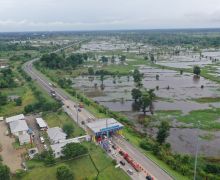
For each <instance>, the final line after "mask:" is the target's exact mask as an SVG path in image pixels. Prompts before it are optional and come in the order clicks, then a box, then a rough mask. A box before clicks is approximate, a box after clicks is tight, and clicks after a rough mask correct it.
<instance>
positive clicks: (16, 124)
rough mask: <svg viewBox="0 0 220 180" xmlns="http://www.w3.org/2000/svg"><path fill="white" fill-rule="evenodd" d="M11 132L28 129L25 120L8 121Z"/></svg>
mask: <svg viewBox="0 0 220 180" xmlns="http://www.w3.org/2000/svg"><path fill="white" fill-rule="evenodd" d="M9 126H10V129H11V133H16V132H19V131H28V129H29V128H28V126H27V123H26V121H25V120H20V121H12V122H10V123H9Z"/></svg>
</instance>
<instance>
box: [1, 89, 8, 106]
mask: <svg viewBox="0 0 220 180" xmlns="http://www.w3.org/2000/svg"><path fill="white" fill-rule="evenodd" d="M7 101H8V100H7V96H6V95H5V94H2V93H1V92H0V106H3V105H5V104H7Z"/></svg>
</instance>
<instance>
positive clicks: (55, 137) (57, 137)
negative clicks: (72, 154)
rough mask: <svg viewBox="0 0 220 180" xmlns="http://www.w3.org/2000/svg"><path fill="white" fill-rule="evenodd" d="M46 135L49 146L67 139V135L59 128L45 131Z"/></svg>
mask: <svg viewBox="0 0 220 180" xmlns="http://www.w3.org/2000/svg"><path fill="white" fill-rule="evenodd" d="M47 134H48V137H49V139H50V142H51V144H55V143H58V142H59V141H61V140H65V139H66V137H67V134H66V133H64V132H63V130H62V129H61V128H59V127H53V128H49V129H48V130H47Z"/></svg>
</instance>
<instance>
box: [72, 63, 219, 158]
mask: <svg viewBox="0 0 220 180" xmlns="http://www.w3.org/2000/svg"><path fill="white" fill-rule="evenodd" d="M138 68H139V70H140V71H141V72H142V73H143V74H144V79H143V87H144V88H146V89H155V94H156V96H157V100H156V101H155V102H154V103H153V106H154V111H155V114H154V115H153V116H154V117H155V118H154V119H155V120H154V121H151V122H150V123H149V124H148V126H147V127H146V126H143V125H142V124H140V123H139V117H140V116H141V115H142V114H143V113H142V112H135V111H133V108H132V104H133V101H132V97H131V90H132V89H133V88H134V87H135V85H134V82H133V78H132V77H131V76H130V77H128V76H122V77H112V76H105V80H104V89H101V87H100V85H101V81H100V77H99V76H79V77H77V78H75V79H73V82H74V84H73V86H74V87H76V88H78V89H80V90H81V91H83V92H84V93H85V94H86V95H87V96H88V97H90V98H92V99H93V100H95V101H97V102H98V103H100V104H102V105H104V106H106V107H108V108H109V109H111V110H113V111H118V112H122V113H124V114H126V115H127V116H128V117H129V118H130V119H131V121H133V122H134V124H135V126H136V128H137V129H138V130H139V131H142V132H148V134H150V135H152V136H155V133H156V128H155V127H156V126H157V125H158V124H159V121H160V120H162V119H167V120H169V121H170V124H171V125H172V128H171V130H170V136H169V137H168V142H169V143H171V146H172V149H173V150H174V151H177V152H182V153H189V154H193V153H194V150H195V141H196V136H197V133H196V128H195V127H196V125H197V121H199V120H200V121H201V128H202V130H200V132H199V136H200V141H199V142H200V153H201V154H204V155H207V156H217V155H220V146H219V144H220V131H219V129H220V112H219V109H218V108H219V107H220V101H219V102H218V101H217V100H216V101H215V99H218V97H220V85H219V84H217V83H215V82H212V81H210V80H207V79H204V78H203V77H200V78H198V77H195V76H194V75H192V74H190V73H183V74H180V72H178V71H173V70H166V69H158V68H154V67H148V66H144V65H143V66H139V67H138ZM156 75H159V78H156ZM202 87H203V88H202ZM204 99H206V101H201V100H204ZM203 111H204V112H203ZM209 111H210V112H211V113H212V115H213V116H212V118H210V120H209V119H206V118H205V115H206V114H207V113H210V112H209ZM213 111H214V112H213ZM215 111H216V112H215ZM204 113H206V114H205V115H204ZM161 114H162V115H161ZM209 116H210V115H209ZM209 116H208V117H209ZM210 131H211V132H210ZM210 149H211V150H210Z"/></svg>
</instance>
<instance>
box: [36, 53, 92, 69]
mask: <svg viewBox="0 0 220 180" xmlns="http://www.w3.org/2000/svg"><path fill="white" fill-rule="evenodd" d="M87 59H88V55H87V54H80V53H77V54H72V55H71V56H69V57H67V58H65V56H63V55H62V56H59V55H58V54H56V53H51V54H44V55H43V56H42V57H41V59H40V62H41V63H42V64H43V66H45V67H47V68H51V69H75V68H76V67H77V66H79V65H81V64H83V63H84V61H87Z"/></svg>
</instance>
